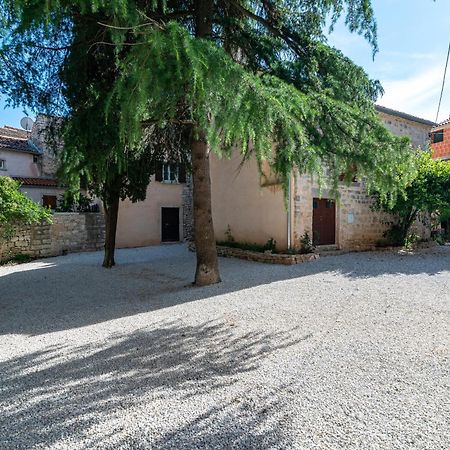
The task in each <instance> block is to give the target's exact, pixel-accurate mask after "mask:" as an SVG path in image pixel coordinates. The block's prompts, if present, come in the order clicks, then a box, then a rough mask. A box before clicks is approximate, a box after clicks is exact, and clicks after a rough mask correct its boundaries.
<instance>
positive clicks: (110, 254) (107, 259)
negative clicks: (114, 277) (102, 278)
mask: <svg viewBox="0 0 450 450" xmlns="http://www.w3.org/2000/svg"><path fill="white" fill-rule="evenodd" d="M119 201H120V197H119V194H117V195H114V197H113V198H110V203H109V204H106V202H104V210H105V255H104V258H103V264H102V265H103V267H107V268H111V267H112V266H114V265H115V264H116V262H115V261H114V250H115V248H116V230H117V218H118V216H119Z"/></svg>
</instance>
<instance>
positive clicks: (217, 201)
mask: <svg viewBox="0 0 450 450" xmlns="http://www.w3.org/2000/svg"><path fill="white" fill-rule="evenodd" d="M241 161H242V156H241V155H240V154H239V152H237V151H236V152H234V154H233V156H232V157H231V159H219V158H218V157H216V156H215V155H212V156H211V185H212V214H213V221H214V230H215V235H216V239H217V240H219V241H223V240H226V239H227V236H226V232H227V229H228V227H230V230H231V234H232V235H233V238H234V239H235V240H236V241H239V242H250V243H256V244H260V245H263V244H265V243H266V242H267V241H268V240H269V239H271V238H272V239H275V240H276V241H277V248H278V249H286V248H287V242H288V238H287V233H288V225H287V222H288V221H287V216H288V213H287V208H286V204H285V201H284V193H283V189H282V187H281V185H280V184H273V185H269V186H262V185H261V184H262V180H261V176H260V173H259V170H258V166H257V163H256V160H255V159H254V158H253V159H250V160H249V161H246V162H245V163H244V164H243V165H241Z"/></svg>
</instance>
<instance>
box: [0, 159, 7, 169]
mask: <svg viewBox="0 0 450 450" xmlns="http://www.w3.org/2000/svg"><path fill="white" fill-rule="evenodd" d="M0 170H6V161H5V160H4V159H0Z"/></svg>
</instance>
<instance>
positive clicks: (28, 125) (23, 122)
mask: <svg viewBox="0 0 450 450" xmlns="http://www.w3.org/2000/svg"><path fill="white" fill-rule="evenodd" d="M33 124H34V122H33V121H32V120H31V118H30V117H23V118H22V119H20V126H21V127H22V128H23V129H24V130H27V131H31V130H32V128H33Z"/></svg>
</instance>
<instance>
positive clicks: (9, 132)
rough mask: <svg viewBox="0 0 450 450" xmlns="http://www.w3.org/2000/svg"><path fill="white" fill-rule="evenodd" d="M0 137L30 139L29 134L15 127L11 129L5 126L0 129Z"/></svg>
mask: <svg viewBox="0 0 450 450" xmlns="http://www.w3.org/2000/svg"><path fill="white" fill-rule="evenodd" d="M0 136H6V137H13V138H20V139H28V138H29V133H28V132H27V131H25V130H22V129H20V128H15V127H11V126H9V125H5V126H4V127H0Z"/></svg>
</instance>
